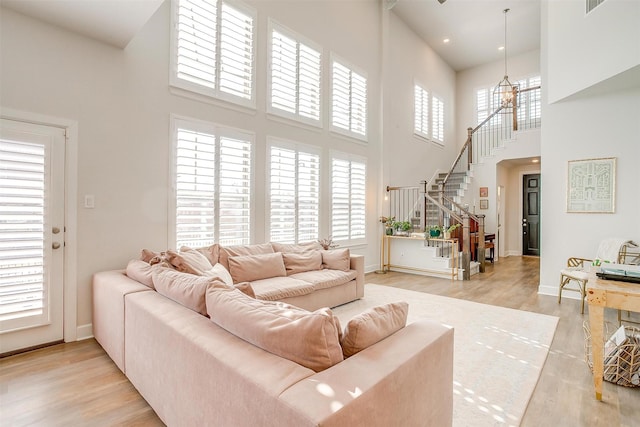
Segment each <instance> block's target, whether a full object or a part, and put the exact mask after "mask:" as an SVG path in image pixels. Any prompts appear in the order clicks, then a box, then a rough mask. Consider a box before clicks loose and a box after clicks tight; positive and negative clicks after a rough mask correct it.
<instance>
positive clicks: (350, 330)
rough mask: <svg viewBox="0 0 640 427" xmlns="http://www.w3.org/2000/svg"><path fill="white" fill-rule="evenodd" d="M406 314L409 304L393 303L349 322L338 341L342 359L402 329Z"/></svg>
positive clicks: (374, 308) (360, 315)
mask: <svg viewBox="0 0 640 427" xmlns="http://www.w3.org/2000/svg"><path fill="white" fill-rule="evenodd" d="M408 312H409V304H407V303H406V302H395V303H389V304H384V305H380V306H378V307H373V308H371V309H369V310H367V311H365V312H363V313H361V314H359V315H357V316H355V317H354V318H353V319H351V320H349V323H347V326H346V327H345V329H344V332H343V335H342V340H341V341H340V344H341V345H342V352H343V354H344V357H349V356H353V355H354V354H356V353H358V352H360V351H362V350H364V349H365V348H367V347H369V346H372V345H373V344H375V343H377V342H378V341H382V340H383V339H385V338H386V337H388V336H389V335H392V334H394V333H396V332H397V331H399V330H400V329H402V328H404V327H405V325H406V324H407V314H408Z"/></svg>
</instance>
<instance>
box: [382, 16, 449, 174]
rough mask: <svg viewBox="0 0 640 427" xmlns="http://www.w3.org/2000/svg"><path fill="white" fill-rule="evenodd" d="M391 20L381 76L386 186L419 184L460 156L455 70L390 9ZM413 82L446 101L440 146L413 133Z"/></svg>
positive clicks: (447, 167)
mask: <svg viewBox="0 0 640 427" xmlns="http://www.w3.org/2000/svg"><path fill="white" fill-rule="evenodd" d="M389 18H390V20H389V21H390V22H389V27H390V31H389V40H388V49H389V52H388V60H387V61H388V62H387V64H386V66H387V68H386V70H387V71H388V72H387V73H386V74H385V80H384V110H385V122H384V134H383V135H384V152H383V164H384V169H385V177H386V178H387V182H385V183H384V185H385V186H386V185H391V186H417V185H418V184H419V183H420V181H421V180H427V179H429V178H431V176H432V175H433V173H434V172H435V170H436V169H437V168H445V169H447V170H448V169H449V167H450V165H451V164H452V163H453V160H454V159H455V157H456V155H457V154H458V145H457V144H456V140H455V111H456V98H455V93H456V81H455V72H454V71H453V70H452V69H451V67H449V66H448V65H447V64H446V63H445V62H444V61H443V60H442V58H440V57H439V56H438V55H437V54H436V53H435V51H434V50H433V49H431V48H430V47H429V46H428V45H427V44H426V43H424V41H422V39H420V38H419V37H418V36H417V35H416V34H415V33H414V32H413V31H411V30H410V29H409V28H407V27H406V26H405V25H404V24H403V23H402V21H401V20H400V18H398V17H397V16H396V15H395V14H394V13H390V14H389ZM416 82H417V83H419V84H420V85H421V86H423V87H424V88H425V89H426V90H427V91H429V93H430V94H435V95H436V96H438V97H440V98H441V99H442V100H443V102H444V106H445V112H444V120H445V129H444V139H445V143H444V145H443V146H441V145H438V144H436V143H434V142H430V141H427V140H425V139H423V138H421V137H418V136H416V135H414V133H413V127H414V111H413V109H414V90H413V89H414V84H415V83H416ZM429 105H430V106H431V102H430V103H429ZM387 171H388V174H387V173H386V172H387Z"/></svg>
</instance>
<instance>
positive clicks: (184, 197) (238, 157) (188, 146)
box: [174, 119, 253, 248]
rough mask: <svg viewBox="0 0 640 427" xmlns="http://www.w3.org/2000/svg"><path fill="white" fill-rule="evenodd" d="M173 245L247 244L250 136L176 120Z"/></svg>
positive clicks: (250, 180)
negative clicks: (174, 242)
mask: <svg viewBox="0 0 640 427" xmlns="http://www.w3.org/2000/svg"><path fill="white" fill-rule="evenodd" d="M174 127H175V147H176V149H175V152H174V165H175V177H174V179H175V192H176V194H175V238H176V247H178V248H179V247H180V246H183V245H184V246H191V247H203V246H208V245H211V244H213V243H220V244H222V245H239V244H249V243H251V241H250V240H251V189H252V179H251V178H252V167H251V163H252V162H251V159H252V145H253V143H252V140H253V136H252V135H251V134H249V133H244V132H240V131H236V130H232V129H226V128H222V127H217V126H215V125H211V124H201V123H194V122H189V121H186V120H178V119H176V120H174Z"/></svg>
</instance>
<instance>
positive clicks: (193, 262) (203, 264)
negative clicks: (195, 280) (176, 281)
mask: <svg viewBox="0 0 640 427" xmlns="http://www.w3.org/2000/svg"><path fill="white" fill-rule="evenodd" d="M167 259H168V260H169V262H170V263H171V265H173V266H174V267H175V268H176V270H178V271H180V272H182V273H190V274H195V275H198V276H202V275H203V274H204V273H205V272H206V271H208V270H211V269H212V268H213V266H212V265H211V263H210V262H209V260H208V259H207V257H206V256H204V255H202V254H201V253H200V252H198V251H196V250H195V249H191V248H188V247H186V246H183V247H182V248H181V249H180V252H175V251H167Z"/></svg>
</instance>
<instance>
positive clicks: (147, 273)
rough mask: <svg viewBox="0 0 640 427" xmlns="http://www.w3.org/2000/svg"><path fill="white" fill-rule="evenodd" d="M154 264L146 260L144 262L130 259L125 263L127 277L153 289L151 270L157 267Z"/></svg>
mask: <svg viewBox="0 0 640 427" xmlns="http://www.w3.org/2000/svg"><path fill="white" fill-rule="evenodd" d="M157 265H158V264H156V265H151V264H149V263H148V262H144V261H142V260H139V259H132V260H131V261H129V263H128V264H127V270H126V271H127V277H129V278H131V279H133V280H135V281H136V282H140V283H142V284H143V285H146V286H148V287H150V288H151V289H155V287H154V286H153V271H154V270H155V269H156V268H158V267H156V266H157Z"/></svg>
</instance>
